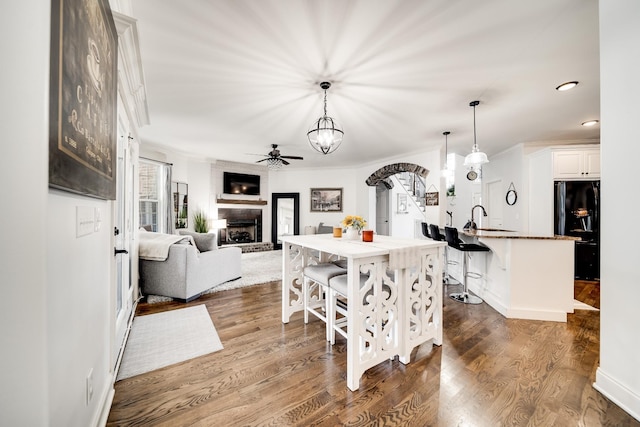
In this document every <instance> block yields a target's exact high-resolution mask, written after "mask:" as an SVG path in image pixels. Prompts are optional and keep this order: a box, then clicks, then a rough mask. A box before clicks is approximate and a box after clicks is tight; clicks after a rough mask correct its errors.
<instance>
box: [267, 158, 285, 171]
mask: <svg viewBox="0 0 640 427" xmlns="http://www.w3.org/2000/svg"><path fill="white" fill-rule="evenodd" d="M267 167H268V168H269V169H271V170H278V169H280V168H281V167H282V160H280V159H275V158H273V159H268V160H267Z"/></svg>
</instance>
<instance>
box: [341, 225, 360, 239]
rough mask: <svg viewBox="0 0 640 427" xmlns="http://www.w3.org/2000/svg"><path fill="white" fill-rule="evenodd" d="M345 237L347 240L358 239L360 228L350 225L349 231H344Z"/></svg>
mask: <svg viewBox="0 0 640 427" xmlns="http://www.w3.org/2000/svg"><path fill="white" fill-rule="evenodd" d="M344 238H345V239H347V240H357V239H358V229H357V228H353V227H348V228H347V231H346V232H345V233H344Z"/></svg>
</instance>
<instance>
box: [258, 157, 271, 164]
mask: <svg viewBox="0 0 640 427" xmlns="http://www.w3.org/2000/svg"><path fill="white" fill-rule="evenodd" d="M265 160H269V158H266V159H262V160H257V161H256V163H260V162H264V161H265Z"/></svg>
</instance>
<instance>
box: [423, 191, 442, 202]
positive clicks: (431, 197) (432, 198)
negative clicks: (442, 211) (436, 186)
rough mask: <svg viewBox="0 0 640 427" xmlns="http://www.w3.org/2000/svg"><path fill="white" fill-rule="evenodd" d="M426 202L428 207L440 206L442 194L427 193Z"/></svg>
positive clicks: (435, 192) (436, 192) (437, 192)
mask: <svg viewBox="0 0 640 427" xmlns="http://www.w3.org/2000/svg"><path fill="white" fill-rule="evenodd" d="M425 202H426V204H427V206H438V205H439V204H440V192H439V191H432V192H429V193H425Z"/></svg>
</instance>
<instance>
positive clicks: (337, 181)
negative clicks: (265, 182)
mask: <svg viewBox="0 0 640 427" xmlns="http://www.w3.org/2000/svg"><path fill="white" fill-rule="evenodd" d="M311 188H342V197H343V200H342V212H311ZM361 191H367V192H368V189H367V186H366V185H365V184H364V182H363V184H362V185H358V184H357V183H356V174H355V171H354V170H353V169H337V168H336V169H334V168H322V169H305V170H301V169H286V168H282V169H281V170H279V171H270V172H269V192H270V193H300V234H303V233H304V227H306V226H308V225H312V226H317V225H318V224H319V223H320V222H323V223H325V224H326V225H339V224H340V221H342V219H343V218H344V217H345V215H362V216H363V217H364V218H365V219H366V220H367V221H369V218H368V217H367V212H366V209H362V208H360V207H359V206H358V204H357V200H358V192H361ZM269 203H271V201H270V200H269ZM269 216H270V215H269Z"/></svg>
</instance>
